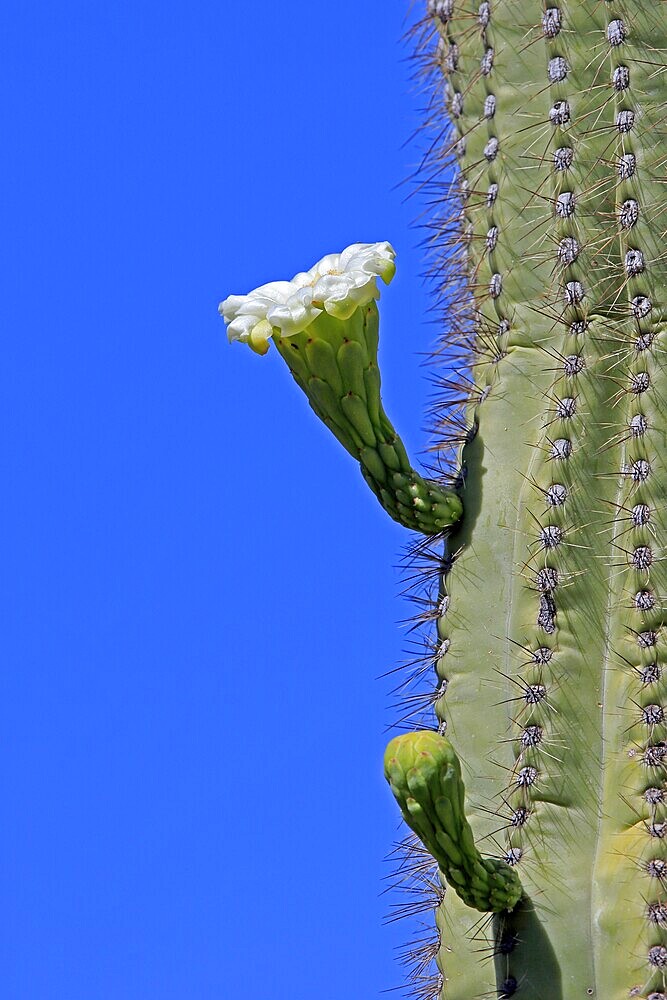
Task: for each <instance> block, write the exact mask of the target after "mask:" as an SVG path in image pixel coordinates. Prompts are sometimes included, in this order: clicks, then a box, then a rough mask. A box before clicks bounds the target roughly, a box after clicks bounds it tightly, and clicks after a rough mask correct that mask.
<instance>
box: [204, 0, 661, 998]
mask: <svg viewBox="0 0 667 1000" xmlns="http://www.w3.org/2000/svg"><path fill="white" fill-rule="evenodd" d="M416 33H417V35H418V37H419V46H420V48H419V52H420V54H421V57H422V59H423V62H424V65H425V66H426V68H427V70H428V71H429V72H430V73H431V74H432V78H433V82H434V100H435V108H436V111H437V110H438V109H439V108H441V107H442V106H443V104H444V105H445V106H446V115H447V118H448V120H449V122H450V126H449V132H448V135H447V137H446V140H445V142H444V145H442V146H440V147H438V148H436V149H435V152H434V160H433V166H434V169H435V170H436V175H435V176H437V173H438V171H443V170H444V171H445V173H446V168H447V166H448V162H449V157H450V156H454V157H455V160H456V163H457V166H456V168H455V170H456V182H455V193H454V195H453V197H450V198H449V199H446V201H447V203H448V209H447V210H446V211H445V213H444V216H443V220H442V224H441V225H440V226H438V225H437V220H436V224H435V225H434V228H435V230H436V231H435V235H434V240H433V244H434V248H435V252H436V254H437V253H439V252H441V251H440V248H441V247H442V246H443V244H445V245H446V251H445V255H444V257H443V258H442V260H440V261H439V264H440V265H442V269H441V271H439V272H438V273H441V274H442V276H443V280H442V291H443V303H445V308H444V309H443V312H444V316H445V327H446V329H445V335H444V338H443V346H442V349H441V350H440V349H439V352H436V354H438V353H441V354H443V355H444V354H445V350H446V349H450V348H451V347H452V345H454V347H455V348H456V347H458V353H459V356H460V357H462V364H461V369H460V371H459V372H458V373H455V374H454V375H452V374H450V373H448V374H447V375H446V376H445V377H444V378H442V379H441V380H440V384H441V387H442V389H443V393H444V398H443V400H442V409H443V411H444V417H443V421H442V426H443V429H444V433H443V448H445V449H446V448H447V447H450V446H451V444H452V441H451V437H450V438H449V439H447V432H448V429H451V427H452V426H455V427H459V428H460V427H461V426H463V427H464V437H465V444H464V445H463V447H462V449H461V452H460V455H459V456H458V464H457V468H456V469H455V470H454V474H453V478H452V482H453V483H454V484H455V486H456V491H457V494H458V496H456V495H454V493H453V492H452V483H449V484H448V485H445V484H438V483H435V482H433V481H428V480H423V479H422V478H421V477H420V476H418V474H417V473H415V472H414V470H412V469H411V467H410V466H409V465H408V463H407V458H406V457H405V454H404V452H403V450H402V446H401V445H400V439H398V437H397V436H396V435H395V432H394V430H393V428H392V426H391V424H389V422H388V420H387V419H386V416H385V415H384V411H383V410H382V407H381V404H380V402H379V375H376V371H375V369H374V366H375V349H376V343H375V340H376V334H375V329H374V323H375V316H376V313H375V303H374V302H372V301H370V300H371V299H372V298H373V299H374V298H376V297H377V296H376V295H375V294H373V295H372V296H371V295H369V297H368V299H366V300H364V301H363V302H358V303H357V305H356V306H355V307H353V308H352V307H351V308H350V311H349V312H348V313H346V314H345V315H343V316H341V317H339V318H340V320H341V322H340V323H339V325H338V326H337V327H336V324H335V323H330V322H329V321H328V318H327V317H326V316H324V313H322V312H321V310H322V309H324V310H326V311H327V312H328V311H330V310H329V306H328V305H326V302H325V297H323V296H322V295H321V294H320V293H319V292H318V293H317V294H315V292H316V291H317V288H318V287H319V286H318V284H317V282H319V281H320V272H317V274H316V275H315V277H314V278H313V279H312V282H311V284H312V285H313V288H314V289H315V291H310V292H307V294H306V292H305V291H304V287H302V285H299V296H301V298H300V299H299V302H300V305H299V308H300V309H301V308H302V307H303V308H304V309H306V311H307V310H308V309H310V310H311V311H312V310H315V312H314V313H313V315H315V313H317V312H318V310H319V313H318V315H320V314H321V315H320V318H319V319H318V318H315V319H314V321H313V322H312V323H310V320H309V321H308V323H306V322H304V323H303V325H300V326H299V327H298V329H293V330H291V331H288V332H287V334H285V329H284V327H281V326H280V322H282V320H281V321H280V322H278V321H276V322H274V321H273V319H272V316H276V317H279V316H282V315H283V314H282V313H281V312H280V309H278V308H277V307H276V308H274V311H273V313H272V311H271V309H272V308H273V307H269V306H267V305H266V303H264V304H262V302H263V300H262V302H259V305H258V304H257V301H259V300H257V301H255V300H253V302H252V303H250V304H248V303H245V301H244V302H241V299H240V298H239V297H233V296H232V297H231V299H234V302H233V303H232V305H230V306H229V308H228V309H227V311H225V307H224V304H223V314H224V315H225V319H226V320H227V322H228V323H230V331H231V329H232V327H233V325H234V324H235V323H236V324H237V329H238V335H237V339H249V340H250V342H251V345H252V341H253V338H254V339H255V344H256V345H257V344H260V345H264V346H263V347H262V348H261V350H262V351H263V350H264V349H265V346H266V343H267V337H268V336H273V338H274V341H275V343H276V345H277V347H278V350H279V351H280V353H281V354H282V355H283V357H284V358H285V360H287V362H288V364H289V365H290V368H291V370H292V373H293V374H294V377H295V379H296V380H297V382H298V383H299V385H300V386H301V388H303V390H304V391H305V392H306V393H307V395H308V397H309V400H310V402H311V405H312V407H313V409H314V410H315V412H316V413H317V414H318V415H319V416H320V417H321V418H322V419H323V420H324V421H325V423H327V424H328V426H330V428H331V430H332V431H333V433H334V434H336V436H337V437H338V439H339V440H340V441H341V443H342V444H343V445H344V446H345V447H346V448H347V450H348V451H350V452H351V454H353V455H354V456H355V458H357V459H358V460H359V461H360V462H361V465H362V470H363V471H364V475H365V477H366V479H367V481H368V482H369V484H370V485H371V487H372V488H373V490H374V492H375V493H376V495H377V496H378V498H379V499H380V500H381V502H382V503H383V505H384V506H385V508H386V509H387V510H388V511H389V513H390V514H391V516H393V517H395V518H396V519H397V520H399V521H401V522H402V523H404V524H406V525H407V526H409V527H412V528H416V529H417V530H419V531H421V532H423V533H424V534H426V535H427V536H432V537H430V538H429V539H427V541H426V543H422V544H420V545H418V546H417V550H416V551H417V554H418V555H423V554H424V553H426V557H427V561H428V560H431V562H432V563H433V562H434V561H435V562H436V564H437V568H438V593H437V594H435V595H433V597H432V599H431V598H429V600H430V604H429V605H428V606H426V607H422V611H421V614H420V617H421V619H422V620H423V621H424V622H426V623H427V624H432V625H433V623H434V629H435V638H432V640H431V643H430V645H431V648H432V650H434V653H433V655H431V656H430V658H429V659H430V663H429V664H427V665H428V666H430V665H432V666H434V667H435V675H436V676H435V678H434V680H433V686H432V689H431V690H429V691H426V692H423V701H422V704H423V707H424V709H425V710H427V711H428V712H431V710H432V709H433V708H434V709H435V719H433V714H432V712H431V717H430V719H429V721H428V722H427V723H425V725H430V726H431V727H432V728H430V729H421V730H419V729H418V730H417V732H413V733H410V734H407V735H404V736H401V737H398V738H397V740H394V741H392V743H391V744H390V746H389V748H388V750H387V756H386V763H385V767H386V774H387V777H388V779H389V781H390V784H391V787H392V790H393V791H394V793H395V795H396V798H397V799H398V802H399V805H400V807H401V811H402V813H403V815H404V818H405V819H406V822H407V823H408V825H409V826H410V827H412V829H413V831H414V833H416V835H417V837H418V838H419V839H420V840H421V842H422V845H423V847H420V846H419V844H418V843H417V842H415V841H412V842H411V844H412V846H411V847H410V850H411V851H412V853H413V855H414V858H415V861H414V878H415V880H416V883H417V884H418V885H419V884H422V885H423V886H424V887H425V889H426V891H427V893H429V894H430V897H429V898H430V899H432V900H433V905H434V909H435V910H436V914H435V922H436V926H437V929H436V934H437V938H436V939H435V941H434V943H433V944H428V945H425V946H420V947H419V948H418V949H417V951H416V954H415V969H414V975H413V987H414V994H415V996H418V997H421V998H423V1000H436V998H441V1000H473V998H476V997H491V996H501V997H510V996H514V995H516V996H517V997H519V998H521V1000H524V998H525V1000H580V998H583V997H587V996H594V997H598V998H600V1000H616V998H617V1000H622V998H626V997H639V998H642V1000H666V998H667V850H666V849H665V845H666V844H667V781H666V777H667V775H666V773H665V767H666V765H667V724H666V719H667V716H666V712H667V662H666V660H665V633H666V624H667V623H666V620H665V614H666V610H665V609H666V608H667V574H666V568H667V563H666V558H667V557H666V553H667V517H666V507H667V363H666V362H665V334H666V329H665V327H666V312H667V294H666V290H665V284H666V266H665V261H666V258H667V251H666V249H665V218H666V216H667V213H666V211H665V194H664V192H665V180H666V168H667V148H666V147H667V142H666V140H667V136H666V134H665V113H666V108H667V88H666V87H665V82H664V81H665V43H666V40H667V4H665V2H664V0H662V2H654V3H652V4H647V3H645V2H644V0H639V2H637V3H632V4H631V3H630V2H629V0H608V2H603V0H546V2H544V3H541V4H540V3H537V0H481V3H480V2H479V0H429V2H428V10H427V12H426V13H425V16H424V18H423V20H422V21H421V22H420V23H419V25H418V26H417V29H416ZM443 78H444V79H443ZM430 179H431V178H430ZM452 205H453V213H450V215H449V216H448V215H447V211H448V210H449V209H451V207H452ZM364 246H365V245H364ZM375 246H380V245H375ZM384 246H386V245H384ZM349 250H350V251H352V250H354V248H349ZM354 252H355V253H356V252H357V251H354ZM365 252H366V251H364V253H365ZM374 252H375V251H373V253H374ZM347 253H348V251H345V252H344V254H343V255H340V256H341V258H343V257H344V256H345V254H347ZM322 273H324V271H323V272H322ZM327 273H328V274H332V273H335V275H338V272H337V271H335V269H334V271H328V272H327ZM374 273H375V274H380V273H382V272H381V271H380V270H376V271H375V272H374ZM299 277H300V276H297V278H299ZM293 280H294V281H297V279H293ZM309 280H310V279H309ZM327 280H328V279H327ZM336 280H338V279H337V278H336ZM351 280H353V283H354V281H358V280H359V281H360V280H361V279H359V277H358V274H357V275H356V277H354V278H353V279H351ZM385 280H386V279H385ZM277 284H281V283H277ZM282 284H288V283H282ZM298 284H299V283H298V282H297V285H298ZM263 287H266V288H268V287H269V286H263ZM290 287H291V286H290ZM295 287H296V286H295ZM308 287H309V288H310V285H309V286H308ZM355 287H356V286H355ZM257 292H262V289H258V290H257ZM280 294H281V295H282V294H283V292H282V291H281V292H280ZM287 294H288V292H287V291H285V295H287ZM289 294H290V295H292V292H291V291H290V292H289ZM294 295H296V293H294ZM303 295H306V298H305V299H303ZM231 299H230V300H227V301H228V303H229V302H230V301H231ZM260 299H261V296H260ZM281 301H282V300H281ZM289 301H290V302H292V299H290V300H289ZM304 302H305V306H304V304H303V303H304ZM369 302H370V305H369ZM323 303H324V304H323ZM334 305H335V304H334ZM232 307H233V308H232ZM281 308H282V307H281ZM290 308H292V306H290ZM332 309H334V306H332ZM355 309H356V312H355ZM364 310H365V312H364ZM283 311H284V310H283ZM288 311H289V310H288ZM297 312H298V310H297V309H296V306H294V307H293V309H292V314H291V315H296V313H297ZM334 314H335V310H334ZM232 315H233V317H234V318H233V320H231V322H230V319H231V317H232ZM249 316H252V320H251V319H249V318H248V317H249ZM322 317H324V320H322ZM371 318H372V322H371ZM255 323H256V325H253V324H255ZM309 324H310V325H309ZM318 324H319V325H318ZM346 324H347V326H346ZM371 327H373V329H372V330H371ZM320 339H322V340H323V342H324V346H322V345H321V344H320V343H319V340H320ZM349 341H355V342H358V344H359V349H358V350H357V348H353V349H352V350H348V349H347V348H345V349H344V350H343V352H342V353H343V354H344V355H345V359H344V363H343V361H342V360H341V356H340V352H341V348H343V347H344V345H346V344H347V343H348V342H349ZM313 345H314V346H313ZM256 349H257V347H256ZM353 355H356V356H357V357H356V361H355V360H353V359H352V356H353ZM348 360H349V361H350V363H349V364H348ZM323 386H326V387H324V388H323ZM351 397H354V398H352V399H351ZM350 400H351V401H350ZM376 456H377V459H378V460H377V461H376ZM395 477H397V478H395ZM413 487H414V489H413ZM460 501H462V504H463V516H462V517H460ZM443 537H444V538H445V545H444V552H443V551H442V540H443ZM431 543H433V544H431ZM436 552H437V556H436V555H435V554H434V553H436ZM424 675H425V674H424V671H423V670H421V669H420V670H416V671H413V674H412V675H411V676H410V677H409V678H408V679H407V681H406V682H405V684H404V685H402V690H403V691H404V692H405V697H406V702H407V703H408V704H409V705H411V706H413V705H414V704H415V703H419V698H420V697H421V694H420V693H419V692H417V693H415V692H413V690H412V687H411V685H412V683H413V682H414V681H415V680H416V681H417V682H421V681H422V680H423V678H424ZM445 732H446V737H445V736H444V733H445ZM454 748H455V749H454ZM459 761H460V762H461V763H459ZM464 781H465V785H466V788H467V792H468V794H467V800H466V801H465V803H464V798H463V782H464ZM464 804H465V808H466V814H464V812H463V809H464ZM480 849H482V850H483V852H484V854H486V855H492V856H493V857H488V856H487V857H484V856H483V855H482V854H480ZM424 850H426V851H427V852H428V855H429V856H430V857H432V859H433V866H432V868H430V869H426V868H425V862H424ZM452 890H453V891H452ZM471 907H472V908H471ZM479 909H481V910H483V911H487V912H488V913H489V916H488V917H487V918H482V919H481V920H480V918H479V913H477V912H475V910H479ZM432 960H434V961H435V963H436V965H437V969H436V970H435V971H434V972H433V975H431V973H430V972H429V965H431V964H432Z"/></svg>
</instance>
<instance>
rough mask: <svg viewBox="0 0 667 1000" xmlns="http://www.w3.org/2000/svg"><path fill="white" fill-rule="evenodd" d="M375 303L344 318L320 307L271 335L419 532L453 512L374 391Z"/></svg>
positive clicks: (452, 502) (433, 528)
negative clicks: (310, 317) (415, 464)
mask: <svg viewBox="0 0 667 1000" xmlns="http://www.w3.org/2000/svg"><path fill="white" fill-rule="evenodd" d="M378 325H379V318H378V309H377V306H376V304H375V302H374V301H371V302H369V303H368V304H367V305H364V306H361V307H359V308H358V309H356V310H355V311H354V312H353V314H352V315H351V316H350V317H349V318H348V319H345V320H341V319H337V318H336V317H334V316H330V315H329V314H327V313H325V312H323V313H322V314H321V315H320V316H318V317H317V318H316V319H315V320H314V321H313V322H312V323H311V324H310V325H309V326H308V327H307V328H306V329H305V330H303V331H302V332H301V333H298V334H296V335H292V336H289V337H281V336H280V334H279V332H276V333H275V334H274V337H273V341H274V343H275V345H276V347H277V348H278V351H279V352H280V354H281V356H282V357H283V358H284V360H285V361H286V362H287V364H288V366H289V369H290V371H291V372H292V375H293V377H294V379H295V381H296V382H297V384H298V385H299V386H300V388H301V389H303V391H304V392H305V394H306V396H307V397H308V402H309V403H310V405H311V407H312V409H313V410H314V411H315V413H316V414H317V416H318V417H319V418H320V419H321V420H322V421H323V422H324V423H325V424H326V425H327V427H328V428H329V429H330V430H331V432H332V433H333V434H334V435H335V436H336V437H337V438H338V440H339V441H340V443H341V444H342V445H343V447H344V448H345V449H346V450H347V451H349V453H350V454H351V455H353V456H354V458H356V459H357V460H358V462H359V464H360V466H361V472H362V474H363V476H364V479H365V480H366V482H367V483H368V485H369V486H370V488H371V489H372V491H373V493H374V494H375V495H376V497H377V498H378V500H379V501H380V503H381V504H382V506H383V507H384V508H385V510H386V511H387V513H388V514H389V515H390V516H391V517H392V518H393V519H394V520H395V521H398V522H399V523H400V524H402V525H404V527H406V528H412V529H413V530H415V531H419V532H422V533H423V534H426V535H433V534H437V533H439V532H442V531H444V530H446V529H448V528H449V527H450V526H451V525H452V524H454V523H456V521H458V519H459V517H460V515H461V501H460V499H459V497H458V495H457V494H456V492H455V491H454V490H453V489H447V488H445V487H444V486H443V485H442V484H441V483H439V482H436V481H435V480H428V479H424V478H423V477H422V476H420V475H419V473H418V472H416V471H415V470H414V469H413V468H412V466H411V465H410V460H409V458H408V456H407V454H406V451H405V448H404V447H403V442H402V441H401V439H400V437H399V436H398V434H397V433H396V431H395V430H394V428H393V426H392V425H391V422H390V421H389V418H388V417H387V415H386V413H385V411H384V408H383V406H382V400H381V398H380V371H379V368H378V364H377V353H378Z"/></svg>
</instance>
